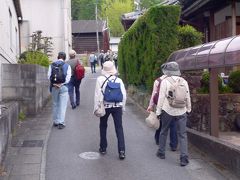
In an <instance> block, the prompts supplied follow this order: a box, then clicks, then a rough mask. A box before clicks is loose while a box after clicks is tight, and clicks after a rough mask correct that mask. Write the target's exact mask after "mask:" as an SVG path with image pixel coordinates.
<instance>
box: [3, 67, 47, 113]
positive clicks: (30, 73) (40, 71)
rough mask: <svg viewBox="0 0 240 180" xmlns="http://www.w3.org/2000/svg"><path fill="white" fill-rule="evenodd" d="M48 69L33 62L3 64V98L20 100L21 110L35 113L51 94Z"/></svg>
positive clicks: (4, 99)
mask: <svg viewBox="0 0 240 180" xmlns="http://www.w3.org/2000/svg"><path fill="white" fill-rule="evenodd" d="M47 70H48V69H47V68H44V67H42V66H39V65H33V64H2V100H3V101H4V102H6V101H7V102H8V101H18V102H19V108H20V112H23V113H25V114H26V115H35V114H36V113H37V112H38V111H39V110H40V109H41V108H42V107H43V106H44V105H45V104H46V102H47V100H48V97H49V95H50V93H49V81H48V80H47Z"/></svg>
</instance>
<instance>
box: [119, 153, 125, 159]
mask: <svg viewBox="0 0 240 180" xmlns="http://www.w3.org/2000/svg"><path fill="white" fill-rule="evenodd" d="M119 159H120V160H123V159H125V152H124V151H120V152H119Z"/></svg>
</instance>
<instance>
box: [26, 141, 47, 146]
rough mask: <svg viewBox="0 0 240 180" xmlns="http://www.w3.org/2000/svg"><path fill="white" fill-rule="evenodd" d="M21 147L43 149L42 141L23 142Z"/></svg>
mask: <svg viewBox="0 0 240 180" xmlns="http://www.w3.org/2000/svg"><path fill="white" fill-rule="evenodd" d="M22 147H43V140H25V141H23V144H22Z"/></svg>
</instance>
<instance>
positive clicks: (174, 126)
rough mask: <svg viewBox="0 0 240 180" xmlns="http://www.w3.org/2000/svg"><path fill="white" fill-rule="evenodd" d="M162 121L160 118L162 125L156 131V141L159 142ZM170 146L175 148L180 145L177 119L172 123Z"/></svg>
mask: <svg viewBox="0 0 240 180" xmlns="http://www.w3.org/2000/svg"><path fill="white" fill-rule="evenodd" d="M161 127H162V122H161V120H160V127H159V128H158V129H157V130H156V132H155V141H156V142H159V136H160V132H161ZM169 145H170V147H171V148H173V149H176V148H177V145H178V135H177V124H176V122H175V121H172V122H171V123H170V144H169Z"/></svg>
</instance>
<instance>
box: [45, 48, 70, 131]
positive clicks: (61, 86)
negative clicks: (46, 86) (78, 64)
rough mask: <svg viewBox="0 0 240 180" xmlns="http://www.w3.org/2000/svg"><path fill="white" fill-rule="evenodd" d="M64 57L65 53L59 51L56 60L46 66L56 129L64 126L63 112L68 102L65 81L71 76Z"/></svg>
mask: <svg viewBox="0 0 240 180" xmlns="http://www.w3.org/2000/svg"><path fill="white" fill-rule="evenodd" d="M65 59H66V54H65V53H64V52H59V53H58V58H57V60H56V61H55V62H53V63H52V64H51V65H50V66H49V68H48V79H49V80H50V92H51V94H52V102H53V125H54V126H58V129H62V128H64V127H65V113H66V109H67V103H68V87H67V83H68V82H69V80H70V78H71V67H70V66H69V65H68V64H66V63H65V62H64V61H65Z"/></svg>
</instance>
